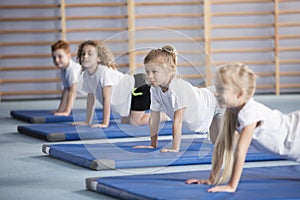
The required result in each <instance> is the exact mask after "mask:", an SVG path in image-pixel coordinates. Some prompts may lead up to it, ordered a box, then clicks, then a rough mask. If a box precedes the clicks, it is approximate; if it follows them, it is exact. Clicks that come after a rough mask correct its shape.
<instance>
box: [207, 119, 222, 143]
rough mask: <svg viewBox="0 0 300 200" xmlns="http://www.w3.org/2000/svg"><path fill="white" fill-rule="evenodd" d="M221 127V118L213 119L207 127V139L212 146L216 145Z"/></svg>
mask: <svg viewBox="0 0 300 200" xmlns="http://www.w3.org/2000/svg"><path fill="white" fill-rule="evenodd" d="M222 127H223V118H222V117H214V118H213V121H212V123H211V125H210V127H209V139H210V140H211V141H212V143H213V144H215V143H216V141H217V138H218V136H219V134H220V132H221V131H222Z"/></svg>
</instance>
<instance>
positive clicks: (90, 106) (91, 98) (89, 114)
mask: <svg viewBox="0 0 300 200" xmlns="http://www.w3.org/2000/svg"><path fill="white" fill-rule="evenodd" d="M95 101H96V100H95V95H94V94H93V93H88V95H87V100H86V120H85V122H74V123H72V125H75V126H76V125H90V124H92V119H93V115H94V111H95Z"/></svg>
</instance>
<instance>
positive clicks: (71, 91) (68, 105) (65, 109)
mask: <svg viewBox="0 0 300 200" xmlns="http://www.w3.org/2000/svg"><path fill="white" fill-rule="evenodd" d="M76 94H77V83H74V84H72V86H71V87H70V88H64V90H63V93H62V99H61V103H60V105H59V108H58V111H57V112H55V113H54V115H58V116H68V115H70V113H71V110H72V106H73V102H74V99H75V98H76Z"/></svg>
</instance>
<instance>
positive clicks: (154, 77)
mask: <svg viewBox="0 0 300 200" xmlns="http://www.w3.org/2000/svg"><path fill="white" fill-rule="evenodd" d="M145 71H146V74H147V79H148V81H149V82H150V84H151V85H152V86H153V87H168V84H169V82H170V79H171V78H170V72H169V70H168V67H167V66H165V65H163V64H160V63H147V64H145Z"/></svg>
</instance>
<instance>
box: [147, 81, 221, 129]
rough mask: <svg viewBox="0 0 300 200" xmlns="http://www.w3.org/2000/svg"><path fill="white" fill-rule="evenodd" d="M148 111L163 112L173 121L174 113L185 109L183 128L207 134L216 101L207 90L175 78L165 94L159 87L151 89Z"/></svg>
mask: <svg viewBox="0 0 300 200" xmlns="http://www.w3.org/2000/svg"><path fill="white" fill-rule="evenodd" d="M150 92H151V106H150V109H151V110H153V111H157V112H161V111H163V112H165V113H166V114H167V116H168V117H169V118H171V119H172V120H173V119H174V112H175V111H176V110H178V109H181V108H185V111H184V116H183V126H184V127H185V128H188V129H189V130H192V131H195V132H202V133H204V132H208V130H209V127H210V124H211V122H212V119H213V117H214V115H215V114H216V110H217V105H218V103H217V100H216V98H215V96H214V94H213V93H212V92H211V91H210V90H209V89H207V88H201V89H199V88H196V87H194V86H192V85H191V84H190V83H188V82H187V81H185V80H183V79H180V78H178V77H175V78H173V79H172V80H171V82H170V85H169V89H168V91H166V92H165V93H164V92H162V90H161V88H160V87H153V86H152V87H151V89H150Z"/></svg>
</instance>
